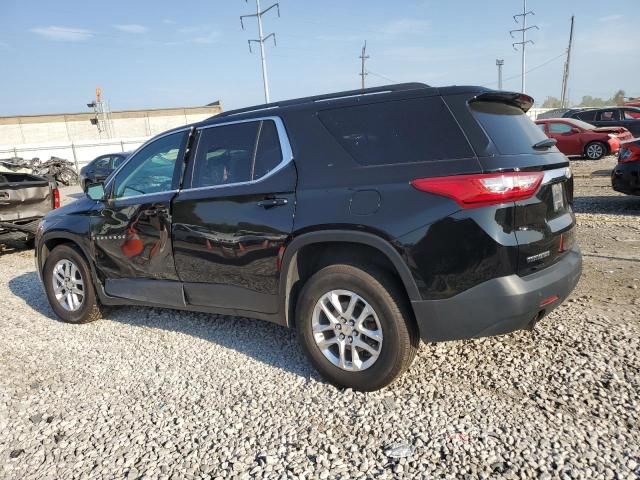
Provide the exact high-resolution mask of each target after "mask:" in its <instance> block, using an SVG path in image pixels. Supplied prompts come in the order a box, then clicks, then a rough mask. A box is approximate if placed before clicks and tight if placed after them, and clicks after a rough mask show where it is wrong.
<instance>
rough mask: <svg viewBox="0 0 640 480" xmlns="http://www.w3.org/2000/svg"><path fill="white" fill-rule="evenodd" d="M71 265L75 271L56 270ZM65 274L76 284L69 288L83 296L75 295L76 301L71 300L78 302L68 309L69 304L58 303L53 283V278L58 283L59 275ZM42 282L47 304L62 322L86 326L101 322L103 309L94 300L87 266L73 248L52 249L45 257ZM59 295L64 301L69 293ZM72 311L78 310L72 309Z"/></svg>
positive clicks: (65, 246)
mask: <svg viewBox="0 0 640 480" xmlns="http://www.w3.org/2000/svg"><path fill="white" fill-rule="evenodd" d="M70 264H71V265H73V266H75V268H76V270H73V269H71V270H69V269H65V270H58V268H63V267H64V266H65V265H67V266H68V265H70ZM59 265H62V267H59ZM54 269H56V272H57V273H56V272H54ZM69 272H70V273H69ZM66 273H69V277H70V278H71V277H72V276H73V278H74V280H75V282H71V281H70V280H69V283H68V285H71V284H73V285H74V286H75V287H76V290H77V291H82V292H83V293H82V294H76V295H75V297H73V298H75V299H76V300H77V302H73V304H72V305H71V306H70V305H69V302H68V301H64V302H62V301H60V300H58V298H57V297H56V291H55V290H54V281H56V280H54V275H56V277H57V278H58V279H60V276H61V275H62V276H63V277H64V275H65V274H66ZM72 274H73V275H72ZM42 279H43V283H44V289H45V292H46V293H47V298H48V300H49V304H50V305H51V308H53V311H54V312H55V313H56V315H57V316H58V317H59V318H60V320H62V321H63V322H67V323H89V322H93V321H94V320H98V319H99V318H102V313H103V312H102V306H101V305H100V303H99V302H98V299H97V297H96V292H95V288H94V286H93V283H92V278H91V272H90V270H89V265H88V264H87V261H86V259H85V258H84V256H83V255H82V254H81V253H80V252H79V251H78V250H77V249H76V248H74V247H72V246H69V245H60V246H58V247H56V248H54V249H53V251H52V252H51V253H50V254H49V255H48V256H47V259H46V261H45V263H44V269H43V272H42ZM78 279H80V280H81V281H82V288H81V289H80V288H79V285H78V283H77V280H78ZM58 292H59V293H62V298H63V299H67V298H68V297H69V296H68V295H67V294H66V293H67V292H68V290H64V289H63V290H62V291H60V290H58ZM63 303H64V304H66V305H67V307H65V306H64V305H63ZM73 307H77V308H75V309H74V308H73Z"/></svg>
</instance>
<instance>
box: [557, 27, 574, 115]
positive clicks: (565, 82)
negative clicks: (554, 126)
mask: <svg viewBox="0 0 640 480" xmlns="http://www.w3.org/2000/svg"><path fill="white" fill-rule="evenodd" d="M573 20H574V16H573V15H571V29H570V30H569V47H568V48H567V60H566V61H565V62H564V73H563V74H562V95H561V96H560V107H562V108H567V107H568V104H569V98H568V97H567V90H568V88H569V64H570V62H571V46H572V44H573Z"/></svg>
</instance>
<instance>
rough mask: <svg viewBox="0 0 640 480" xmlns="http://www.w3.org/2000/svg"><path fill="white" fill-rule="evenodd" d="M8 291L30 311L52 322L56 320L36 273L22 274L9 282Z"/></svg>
mask: <svg viewBox="0 0 640 480" xmlns="http://www.w3.org/2000/svg"><path fill="white" fill-rule="evenodd" d="M8 285H9V290H11V293H13V294H14V295H15V296H16V297H20V298H21V299H22V300H24V301H25V303H26V304H27V305H29V306H30V307H31V308H32V309H34V310H35V311H36V312H38V313H39V314H40V315H43V316H45V317H47V318H50V319H52V320H57V318H58V317H56V315H55V313H53V310H52V309H51V307H50V306H49V301H48V300H47V297H46V295H45V293H44V289H43V288H42V284H41V283H40V279H39V278H38V274H37V273H36V272H29V273H23V274H22V275H20V276H17V277H13V278H12V279H11V280H9V283H8Z"/></svg>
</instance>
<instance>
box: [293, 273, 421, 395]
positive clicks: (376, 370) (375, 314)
mask: <svg viewBox="0 0 640 480" xmlns="http://www.w3.org/2000/svg"><path fill="white" fill-rule="evenodd" d="M296 324H297V330H298V338H299V340H300V343H301V345H302V348H303V349H304V351H305V353H306V354H307V356H308V357H309V359H310V361H311V363H312V364H313V365H314V366H315V367H316V369H317V370H318V371H319V372H320V374H321V375H322V376H323V377H324V378H325V379H326V380H328V381H329V382H331V383H332V384H334V385H337V386H341V387H349V388H353V389H355V390H362V391H372V390H377V389H379V388H382V387H384V386H385V385H387V384H389V383H391V382H392V381H393V380H394V379H395V378H397V377H398V376H400V375H401V374H402V373H403V372H404V371H405V370H406V369H407V368H408V367H409V366H410V365H411V362H412V361H413V359H414V357H415V355H416V352H417V348H418V345H419V336H418V334H417V329H416V328H415V324H414V322H413V318H412V316H411V314H410V311H409V309H408V306H407V301H406V300H405V299H404V296H403V295H402V293H401V290H400V288H399V287H398V285H397V283H396V282H395V281H394V279H393V278H392V277H391V276H390V275H389V274H387V273H386V272H384V271H382V270H378V269H374V268H370V267H365V266H360V265H330V266H328V267H325V268H323V269H322V270H320V271H318V272H316V273H315V274H314V275H313V276H312V277H311V278H310V279H309V280H308V281H307V283H306V284H305V286H304V288H303V290H302V292H300V301H299V302H298V306H297V312H296Z"/></svg>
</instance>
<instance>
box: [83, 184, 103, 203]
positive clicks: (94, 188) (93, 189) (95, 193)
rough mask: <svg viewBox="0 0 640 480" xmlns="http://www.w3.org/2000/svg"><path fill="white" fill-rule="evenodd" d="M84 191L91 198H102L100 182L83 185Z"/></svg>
mask: <svg viewBox="0 0 640 480" xmlns="http://www.w3.org/2000/svg"><path fill="white" fill-rule="evenodd" d="M85 193H86V194H87V197H89V198H90V199H91V200H104V185H103V184H102V183H90V184H88V185H87V186H86V187H85Z"/></svg>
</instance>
